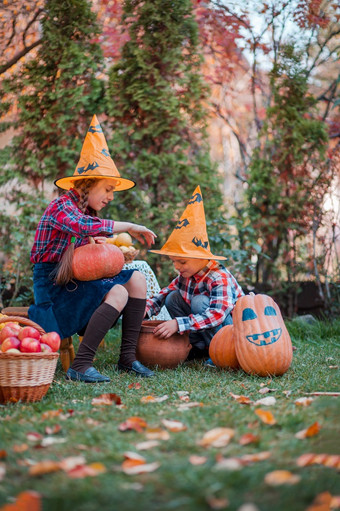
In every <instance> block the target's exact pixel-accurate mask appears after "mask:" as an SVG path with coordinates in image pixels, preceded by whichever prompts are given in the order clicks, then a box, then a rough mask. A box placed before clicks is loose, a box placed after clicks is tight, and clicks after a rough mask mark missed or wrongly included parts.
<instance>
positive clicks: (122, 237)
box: [115, 232, 132, 247]
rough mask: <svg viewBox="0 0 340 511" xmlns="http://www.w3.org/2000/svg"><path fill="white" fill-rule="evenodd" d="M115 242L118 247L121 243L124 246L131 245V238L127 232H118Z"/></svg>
mask: <svg viewBox="0 0 340 511" xmlns="http://www.w3.org/2000/svg"><path fill="white" fill-rule="evenodd" d="M115 244H116V245H117V247H120V246H121V245H123V246H124V247H130V246H131V245H132V238H131V236H130V234H129V233H127V232H121V233H120V234H118V236H117V238H116V241H115Z"/></svg>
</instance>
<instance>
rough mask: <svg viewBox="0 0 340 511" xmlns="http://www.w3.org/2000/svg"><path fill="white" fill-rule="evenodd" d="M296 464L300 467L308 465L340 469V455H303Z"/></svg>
mask: <svg viewBox="0 0 340 511" xmlns="http://www.w3.org/2000/svg"><path fill="white" fill-rule="evenodd" d="M296 463H297V465H298V466H299V467H306V466H308V465H324V466H326V467H330V468H336V469H340V454H313V453H308V454H302V455H301V456H300V457H299V458H298V459H297V460H296Z"/></svg>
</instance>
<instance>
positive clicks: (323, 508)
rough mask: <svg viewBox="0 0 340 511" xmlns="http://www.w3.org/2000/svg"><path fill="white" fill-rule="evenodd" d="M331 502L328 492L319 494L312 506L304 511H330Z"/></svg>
mask: <svg viewBox="0 0 340 511" xmlns="http://www.w3.org/2000/svg"><path fill="white" fill-rule="evenodd" d="M331 502H332V495H331V494H330V493H329V492H328V491H325V492H323V493H319V495H317V496H316V497H315V499H314V500H313V502H312V504H311V505H310V506H308V507H307V509H306V511H330V510H331V509H332V508H331ZM333 509H334V508H333Z"/></svg>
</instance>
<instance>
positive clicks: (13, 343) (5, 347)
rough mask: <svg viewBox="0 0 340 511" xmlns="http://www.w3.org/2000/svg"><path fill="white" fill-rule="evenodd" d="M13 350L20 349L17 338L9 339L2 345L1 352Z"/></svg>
mask: <svg viewBox="0 0 340 511" xmlns="http://www.w3.org/2000/svg"><path fill="white" fill-rule="evenodd" d="M12 348H15V349H19V348H20V341H19V339H18V338H17V337H7V339H5V340H4V341H3V343H2V344H1V351H3V352H5V351H8V350H10V349H12Z"/></svg>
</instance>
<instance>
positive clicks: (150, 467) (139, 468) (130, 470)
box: [122, 461, 160, 475]
mask: <svg viewBox="0 0 340 511" xmlns="http://www.w3.org/2000/svg"><path fill="white" fill-rule="evenodd" d="M159 467H160V464H159V463H158V462H156V461H155V462H154V463H146V464H143V465H135V466H134V467H125V468H123V469H122V470H123V472H124V473H125V474H127V475H136V474H144V473H148V472H154V471H155V470H157V469H158V468H159Z"/></svg>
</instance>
